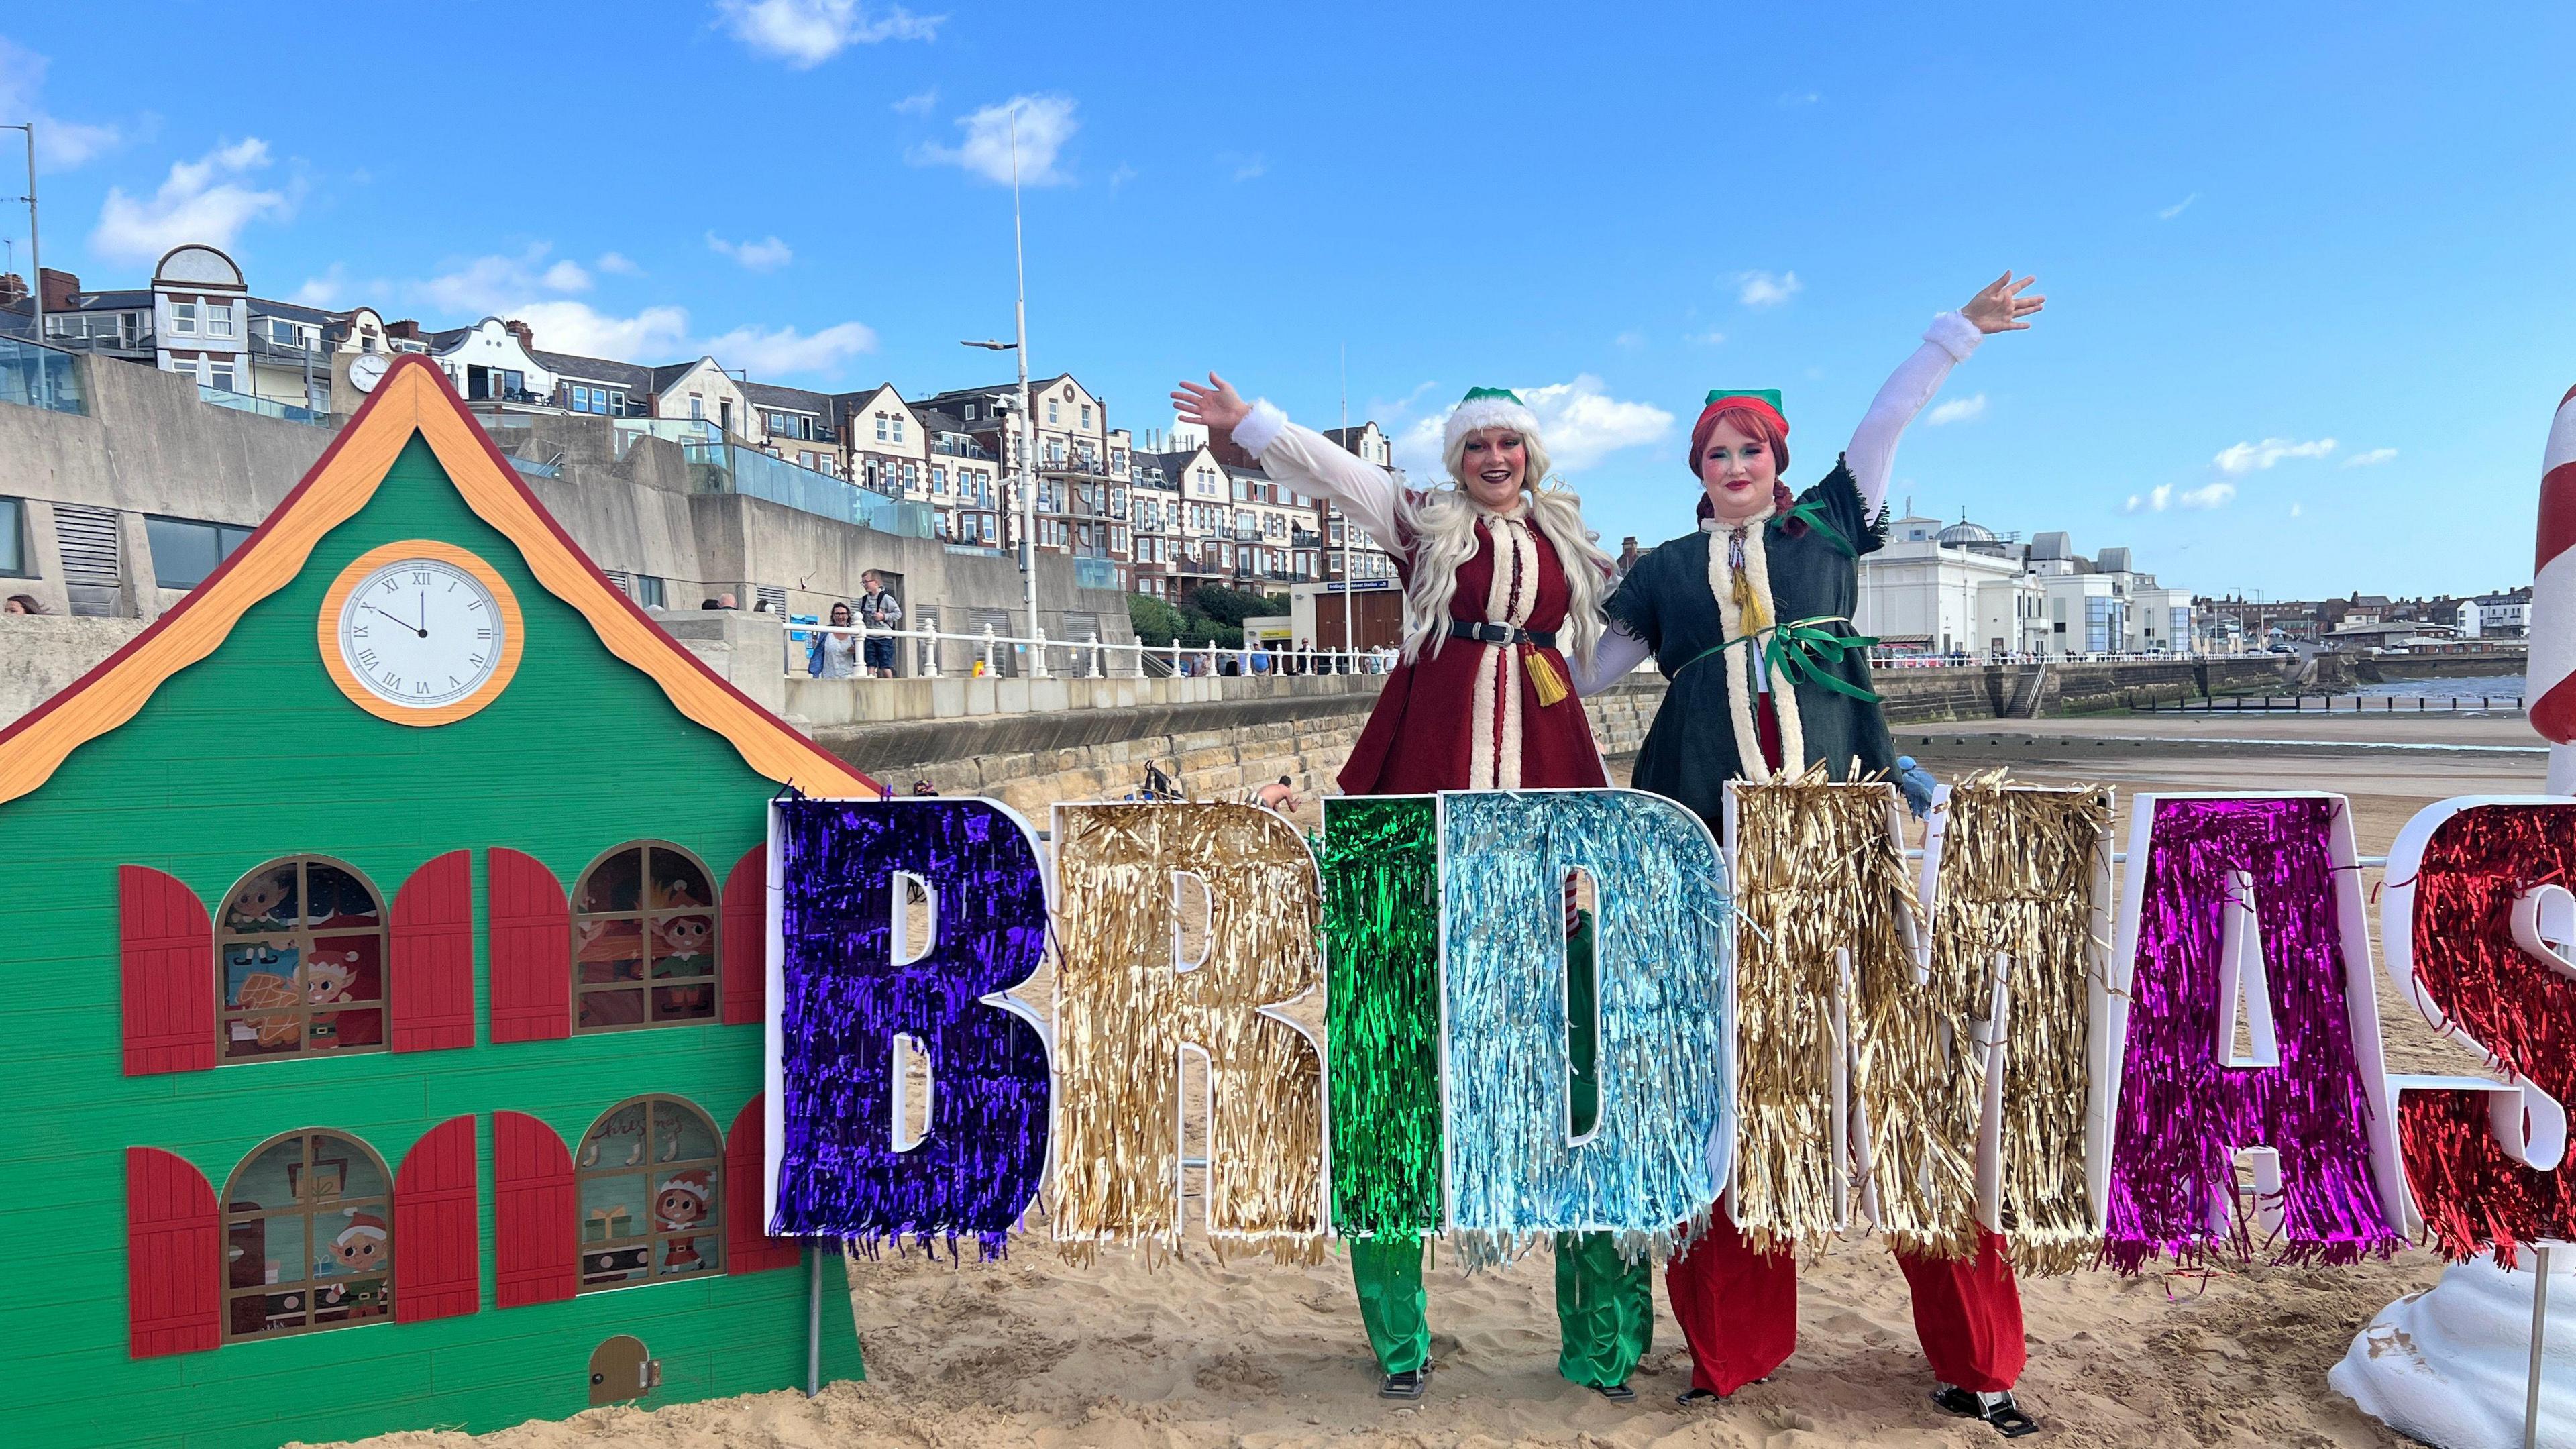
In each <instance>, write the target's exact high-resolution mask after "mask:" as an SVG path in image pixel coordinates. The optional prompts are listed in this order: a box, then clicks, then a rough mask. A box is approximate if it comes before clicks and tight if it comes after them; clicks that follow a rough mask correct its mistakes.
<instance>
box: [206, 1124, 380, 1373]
mask: <svg viewBox="0 0 2576 1449" xmlns="http://www.w3.org/2000/svg"><path fill="white" fill-rule="evenodd" d="M392 1182H393V1180H392V1178H390V1177H389V1176H387V1175H386V1172H385V1164H384V1162H383V1160H382V1159H380V1158H378V1157H377V1156H376V1154H375V1152H374V1151H373V1150H371V1149H370V1148H369V1147H368V1146H367V1144H365V1143H363V1142H360V1141H359V1140H358V1139H356V1138H354V1137H343V1136H340V1135H338V1134H337V1133H331V1132H320V1131H305V1132H296V1133H292V1134H290V1135H288V1136H285V1137H280V1138H278V1139H276V1140H275V1141H273V1142H270V1143H268V1144H266V1145H265V1146H263V1147H261V1148H260V1149H259V1150H258V1151H256V1152H254V1153H252V1154H251V1155H250V1156H249V1158H248V1159H246V1160H245V1161H244V1162H243V1163H242V1165H241V1166H240V1167H239V1168H237V1169H235V1170H234V1172H233V1175H232V1180H231V1181H230V1182H227V1183H225V1184H224V1338H225V1340H226V1341H227V1342H230V1341H234V1340H238V1339H245V1338H270V1337H275V1336H277V1335H279V1334H287V1333H304V1332H307V1331H310V1330H312V1329H316V1328H346V1327H348V1326H350V1325H352V1324H358V1323H375V1322H379V1321H383V1320H387V1319H390V1318H392V1317H393V1311H394V1309H393V1305H394V1240H393V1232H394V1226H393V1225H394V1210H393V1192H392Z"/></svg>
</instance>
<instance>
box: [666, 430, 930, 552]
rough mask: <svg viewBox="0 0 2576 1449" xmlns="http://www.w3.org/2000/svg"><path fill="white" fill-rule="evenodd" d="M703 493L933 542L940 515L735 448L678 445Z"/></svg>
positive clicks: (728, 445)
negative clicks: (735, 495) (780, 506)
mask: <svg viewBox="0 0 2576 1449" xmlns="http://www.w3.org/2000/svg"><path fill="white" fill-rule="evenodd" d="M680 451H681V454H682V455H683V456H684V457H686V458H687V459H688V462H689V473H690V476H691V478H692V480H693V481H694V483H695V485H696V487H697V491H699V492H701V493H739V494H742V495H743V496H745V497H749V498H765V499H767V500H769V501H770V502H772V503H778V504H783V505H785V506H786V507H789V508H794V509H799V510H801V511H803V512H806V513H812V514H817V515H819V516H821V517H824V518H837V519H839V520H841V521H842V522H843V523H855V524H857V525H859V526H860V527H861V528H873V529H875V530H876V531H877V532H879V533H891V534H897V535H900V536H902V537H905V538H937V537H938V536H939V514H938V512H937V510H935V509H933V508H931V507H930V506H929V505H927V504H922V503H905V502H900V501H898V500H896V499H892V498H888V497H887V496H885V495H884V494H882V493H875V492H871V491H869V490H868V489H865V488H861V487H859V486H857V485H856V484H852V483H847V482H844V481H842V480H841V479H838V478H835V477H833V476H831V475H830V474H828V473H817V472H815V471H814V470H813V469H811V468H801V467H798V466H797V465H796V464H794V463H790V462H788V461H787V460H786V459H784V458H773V457H771V456H770V455H769V454H767V453H764V452H762V451H760V450H759V449H758V448H751V447H745V446H742V445H740V444H737V443H712V442H711V443H691V442H683V443H682V444H681V445H680Z"/></svg>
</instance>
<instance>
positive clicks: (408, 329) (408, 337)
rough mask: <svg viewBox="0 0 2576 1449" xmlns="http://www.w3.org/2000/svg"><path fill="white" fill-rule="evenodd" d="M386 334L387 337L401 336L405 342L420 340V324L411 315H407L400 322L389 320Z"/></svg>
mask: <svg viewBox="0 0 2576 1449" xmlns="http://www.w3.org/2000/svg"><path fill="white" fill-rule="evenodd" d="M385 335H386V336H387V337H399V338H401V339H403V340H404V341H405V342H418V341H419V340H420V324H419V323H418V322H415V321H413V320H412V319H411V318H409V317H405V318H404V319H402V320H401V321H400V322H388V323H386V324H385Z"/></svg>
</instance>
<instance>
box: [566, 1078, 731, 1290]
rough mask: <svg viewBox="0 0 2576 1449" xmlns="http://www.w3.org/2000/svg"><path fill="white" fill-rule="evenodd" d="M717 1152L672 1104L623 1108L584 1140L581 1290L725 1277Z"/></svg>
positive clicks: (689, 1113)
mask: <svg viewBox="0 0 2576 1449" xmlns="http://www.w3.org/2000/svg"><path fill="white" fill-rule="evenodd" d="M723 1168H724V1145H723V1142H722V1140H721V1139H720V1138H719V1137H718V1136H717V1135H716V1128H715V1124H714V1123H713V1122H712V1121H710V1120H709V1119H708V1118H707V1115H706V1114H705V1113H703V1112H700V1111H699V1110H698V1109H697V1108H695V1107H693V1106H691V1105H689V1104H688V1103H687V1102H684V1101H682V1100H681V1099H679V1098H677V1097H645V1098H641V1099H639V1100H636V1101H632V1102H625V1103H621V1104H619V1105H618V1106H615V1107H612V1108H610V1109H609V1110H608V1112H607V1113H606V1115H604V1116H602V1117H601V1118H600V1119H599V1121H598V1122H597V1123H596V1124H594V1125H593V1126H592V1127H591V1129H590V1135H589V1136H587V1137H584V1138H583V1139H582V1143H581V1152H580V1153H579V1155H578V1156H576V1157H575V1158H574V1161H573V1169H574V1173H573V1175H574V1177H575V1179H576V1180H577V1181H578V1183H579V1185H580V1191H579V1194H578V1201H579V1203H580V1205H581V1288H582V1291H584V1292H588V1291H591V1290H593V1289H598V1288H620V1287H625V1286H627V1285H630V1284H637V1283H652V1282H658V1281H660V1280H662V1279H665V1278H684V1277H690V1276H693V1275H697V1274H703V1273H715V1272H720V1271H722V1269H723V1267H724V1262H723V1260H724V1227H723V1224H722V1223H721V1222H719V1221H718V1213H719V1210H720V1209H721V1208H722V1206H723V1203H724V1194H723V1186H724V1185H723V1181H722V1174H723Z"/></svg>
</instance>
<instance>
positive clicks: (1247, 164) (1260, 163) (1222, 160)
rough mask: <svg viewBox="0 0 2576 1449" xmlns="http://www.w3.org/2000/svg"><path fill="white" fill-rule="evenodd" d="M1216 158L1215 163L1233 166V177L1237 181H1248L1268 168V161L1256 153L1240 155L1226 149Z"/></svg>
mask: <svg viewBox="0 0 2576 1449" xmlns="http://www.w3.org/2000/svg"><path fill="white" fill-rule="evenodd" d="M1216 159H1217V164H1219V165H1222V166H1231V167H1233V168H1234V179H1235V180H1237V181H1250V180H1251V179H1252V178H1254V177H1256V176H1258V175H1260V174H1261V173H1262V172H1264V171H1267V170H1269V169H1270V163H1269V162H1267V161H1264V160H1263V159H1262V158H1261V157H1260V156H1258V155H1253V156H1240V155H1237V154H1235V153H1234V152H1231V151H1228V152H1226V153H1225V154H1224V155H1221V156H1219V157H1217V158H1216Z"/></svg>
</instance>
